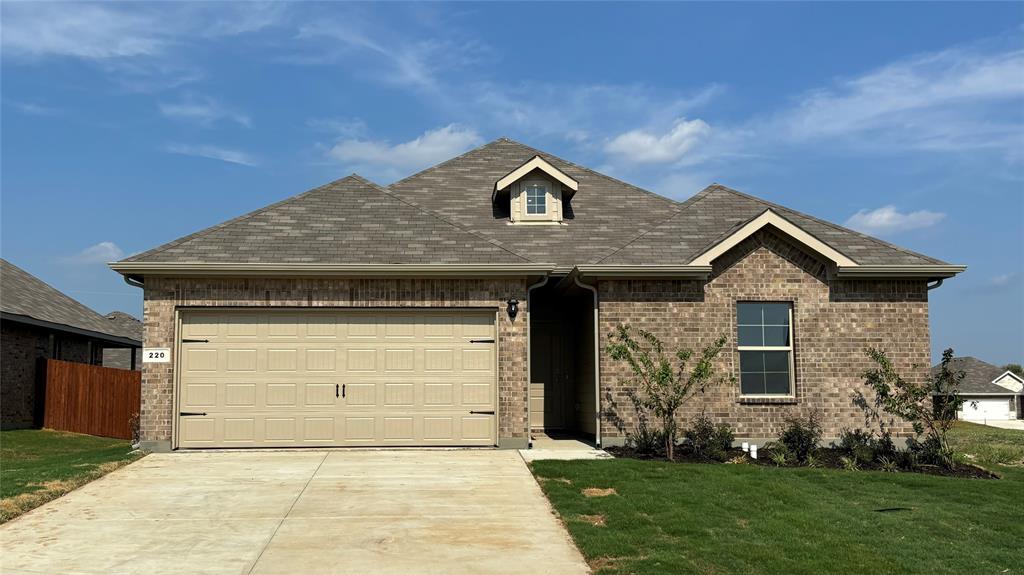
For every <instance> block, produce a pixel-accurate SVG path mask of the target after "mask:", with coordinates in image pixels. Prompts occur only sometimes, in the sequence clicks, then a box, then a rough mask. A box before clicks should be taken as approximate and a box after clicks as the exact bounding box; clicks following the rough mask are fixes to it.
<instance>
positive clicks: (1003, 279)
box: [988, 273, 1017, 288]
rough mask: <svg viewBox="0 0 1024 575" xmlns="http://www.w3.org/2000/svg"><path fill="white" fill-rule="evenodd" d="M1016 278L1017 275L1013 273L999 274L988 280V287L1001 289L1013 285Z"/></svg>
mask: <svg viewBox="0 0 1024 575" xmlns="http://www.w3.org/2000/svg"><path fill="white" fill-rule="evenodd" d="M1016 278H1017V274H1015V273H1010V274H1000V275H997V276H994V277H992V278H990V279H989V280H988V285H989V286H990V287H993V288H1003V287H1006V286H1008V285H1010V284H1011V283H1013V282H1014V280H1016Z"/></svg>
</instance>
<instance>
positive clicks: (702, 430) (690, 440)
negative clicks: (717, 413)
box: [683, 413, 735, 460]
mask: <svg viewBox="0 0 1024 575" xmlns="http://www.w3.org/2000/svg"><path fill="white" fill-rule="evenodd" d="M683 437H684V438H685V439H686V443H687V445H688V446H689V447H690V449H692V450H693V453H694V455H697V456H700V457H708V458H711V459H719V460H721V459H722V458H724V457H725V455H726V453H727V452H728V451H729V449H730V448H731V447H732V441H733V439H734V438H735V435H734V434H733V431H732V428H731V427H729V425H728V424H725V423H720V424H718V425H715V423H714V422H712V421H711V418H710V417H708V416H707V415H705V414H704V413H701V414H700V415H698V416H697V417H695V418H693V426H692V427H690V428H689V429H687V430H686V431H684V432H683Z"/></svg>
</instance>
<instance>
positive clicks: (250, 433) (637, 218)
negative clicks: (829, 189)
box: [111, 139, 964, 449]
mask: <svg viewBox="0 0 1024 575" xmlns="http://www.w3.org/2000/svg"><path fill="white" fill-rule="evenodd" d="M681 191H682V190H681ZM111 267H112V268H113V269H115V270H116V271H118V272H120V273H121V274H123V275H124V276H125V279H126V280H127V281H128V282H129V283H133V284H135V285H139V286H140V287H143V289H144V296H145V305H144V309H145V322H146V326H147V330H146V346H147V348H148V347H159V348H169V349H170V350H171V357H172V361H171V362H170V363H159V364H157V363H147V364H145V366H144V369H143V392H142V393H143V399H142V403H143V405H142V422H141V427H142V434H143V438H144V440H145V442H146V446H147V447H148V448H150V449H168V448H191V447H275V446H315V445H339V446H346V445H364V446H365V445H369V446H376V445H456V446H462V445H484V446H486V445H497V446H500V447H525V446H527V444H528V442H529V437H530V431H531V427H532V429H533V430H534V431H537V432H540V431H544V432H551V431H560V432H563V433H570V434H578V435H583V436H589V437H591V438H593V439H595V440H596V441H597V442H598V443H600V444H602V445H614V444H622V443H623V442H624V441H625V437H626V433H627V432H628V431H630V430H631V429H633V427H634V425H635V423H636V414H635V413H634V411H633V408H632V405H631V404H630V402H629V400H628V391H629V390H628V389H627V388H626V387H625V384H623V383H622V381H623V379H624V378H626V377H628V376H629V373H628V371H627V369H626V367H625V366H624V365H623V364H622V363H621V362H616V361H613V360H612V359H611V358H609V357H608V354H607V353H606V352H605V351H604V350H605V347H606V345H607V344H608V334H609V333H610V332H612V331H613V329H614V328H615V326H616V325H618V324H620V323H622V324H630V325H632V326H635V327H637V328H644V329H647V330H650V331H652V332H654V333H656V334H657V335H659V336H660V337H661V338H662V339H664V340H665V341H666V343H667V344H669V345H671V346H673V347H675V346H678V345H684V346H689V347H693V348H698V349H699V348H700V347H702V346H704V345H706V344H708V343H710V342H712V341H713V340H714V339H716V338H717V337H718V336H720V335H723V334H724V335H726V336H728V344H727V345H728V347H727V348H726V349H725V350H724V352H723V353H722V356H721V358H720V359H719V360H718V361H717V365H718V367H719V368H720V369H722V370H723V373H724V374H727V375H733V376H735V377H736V383H735V384H734V385H726V386H723V387H718V388H715V389H712V390H710V391H708V393H706V394H705V395H703V396H700V397H698V398H697V399H696V400H695V401H694V402H692V403H691V404H690V405H689V406H687V408H686V410H685V412H684V413H683V414H682V415H683V417H685V418H692V417H694V416H695V415H697V414H699V413H700V412H701V411H706V413H707V414H708V415H709V416H711V417H712V418H714V419H715V420H716V421H721V422H727V423H729V424H730V425H732V426H733V427H734V429H735V430H736V436H737V438H741V439H753V440H763V439H764V438H772V437H776V436H777V435H778V433H779V431H780V430H781V428H782V426H783V425H784V420H785V419H786V418H787V417H790V416H795V415H805V414H808V413H810V412H811V411H812V410H816V411H819V412H820V413H821V414H822V417H823V425H824V427H825V435H826V437H836V436H838V434H839V431H840V430H841V429H842V428H844V427H857V426H858V425H863V420H864V419H863V413H862V411H861V410H860V408H858V407H857V405H856V403H855V395H856V393H857V392H866V391H867V388H866V387H865V386H864V385H863V383H862V381H861V373H862V372H863V371H864V370H865V369H866V368H868V367H869V365H868V359H867V357H866V356H865V353H864V352H865V348H866V347H867V346H869V345H875V346H882V347H884V348H885V349H887V350H889V351H890V352H891V357H892V358H893V360H894V361H895V362H896V364H897V367H898V368H899V369H901V370H902V372H903V373H905V374H907V377H913V378H920V379H922V380H923V379H924V378H927V376H928V372H927V370H922V371H918V372H913V373H912V372H911V369H912V366H913V365H914V364H919V365H927V364H928V360H929V357H930V349H929V341H928V333H929V329H928V290H929V289H930V288H931V287H936V286H937V285H938V284H939V283H941V281H942V280H943V279H945V278H950V277H952V276H954V275H956V274H957V273H959V272H961V271H963V269H964V267H963V266H955V265H949V264H946V263H943V262H941V261H939V260H936V259H933V258H930V257H928V256H924V255H920V254H917V253H914V252H911V251H908V250H905V249H902V248H899V247H896V246H893V245H891V244H888V243H886V242H883V241H880V240H877V239H874V238H871V237H868V236H865V235H863V234H860V233H857V232H854V231H851V230H847V229H845V228H842V227H840V226H837V225H835V224H831V223H828V222H824V221H822V220H819V219H816V218H813V217H811V216H807V215H804V214H801V213H799V212H795V211H793V210H790V209H787V208H784V207H782V206H778V205H775V204H772V203H769V202H766V201H763V200H760V199H757V198H754V197H751V196H748V195H746V194H742V193H740V192H737V191H735V190H731V189H729V188H726V187H724V186H720V185H713V186H710V187H708V188H706V189H704V190H703V191H701V192H699V193H698V194H696V195H695V196H693V197H692V198H690V199H688V200H686V201H683V202H676V201H673V200H671V199H669V198H665V197H662V196H659V195H656V194H654V193H651V192H648V191H645V190H642V189H640V188H638V187H636V186H633V185H630V184H626V183H624V182H621V181H619V180H616V179H613V178H610V177H608V176H604V175H602V174H599V173H597V172H594V171H593V170H590V169H588V168H584V167H582V166H579V165H576V164H573V163H571V162H568V161H565V160H562V159H560V158H557V157H555V156H553V155H551V154H547V153H544V152H541V151H538V150H535V149H533V148H530V147H527V146H524V145H522V144H519V143H516V142H513V141H510V140H507V139H500V140H497V141H495V142H492V143H490V144H487V145H485V146H482V147H480V148H477V149H475V150H472V151H470V152H467V153H466V154H463V155H461V156H459V157H456V158H454V159H452V160H449V161H447V162H444V163H442V164H439V165H437V166H434V167H432V168H429V169H427V170H424V171H422V172H420V173H418V174H415V175H413V176H410V177H408V178H406V179H403V180H401V181H399V182H397V183H394V184H392V185H390V186H388V187H380V186H378V185H376V184H373V183H371V182H369V181H367V180H365V179H363V178H361V177H359V176H355V175H353V176H349V177H346V178H343V179H341V180H338V181H335V182H331V183H329V184H326V185H324V186H321V187H319V188H315V189H313V190H310V191H308V192H305V193H303V194H300V195H298V196H295V197H292V198H289V199H286V200H284V201H281V202H278V203H276V204H273V205H271V206H268V207H266V208H263V209H260V210H257V211H255V212H252V213H250V214H246V215H243V216H240V217H238V218H235V219H233V220H230V221H227V222H224V223H222V224H218V225H216V226H214V227H211V228H208V229H206V230H203V231H200V232H197V233H194V234H192V235H189V236H186V237H183V238H181V239H178V240H175V241H172V242H170V243H168V244H165V245H163V246H160V247H157V248H154V249H152V250H149V251H147V252H144V253H141V254H138V255H135V256H132V257H130V258H127V259H125V260H123V261H120V262H115V263H113V264H111ZM930 282H933V283H930ZM894 431H895V432H896V433H898V434H904V435H905V434H907V433H909V432H910V429H909V427H908V426H907V425H906V424H905V423H902V422H897V423H895V428H894Z"/></svg>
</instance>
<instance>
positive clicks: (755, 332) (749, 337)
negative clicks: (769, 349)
mask: <svg viewBox="0 0 1024 575" xmlns="http://www.w3.org/2000/svg"><path fill="white" fill-rule="evenodd" d="M761 330H762V328H761V326H759V325H753V326H747V325H741V326H740V327H739V338H740V339H739V341H740V345H764V336H763V335H762V331H761Z"/></svg>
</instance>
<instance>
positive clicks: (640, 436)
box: [626, 417, 665, 456]
mask: <svg viewBox="0 0 1024 575" xmlns="http://www.w3.org/2000/svg"><path fill="white" fill-rule="evenodd" d="M626 445H628V446H630V447H632V448H633V449H634V450H636V452H637V453H638V454H641V455H650V456H663V455H665V434H664V433H662V432H661V431H660V430H657V429H653V428H652V427H651V426H650V424H649V423H647V418H646V417H640V419H639V421H638V422H637V425H636V429H635V430H634V431H631V432H627V433H626Z"/></svg>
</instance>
